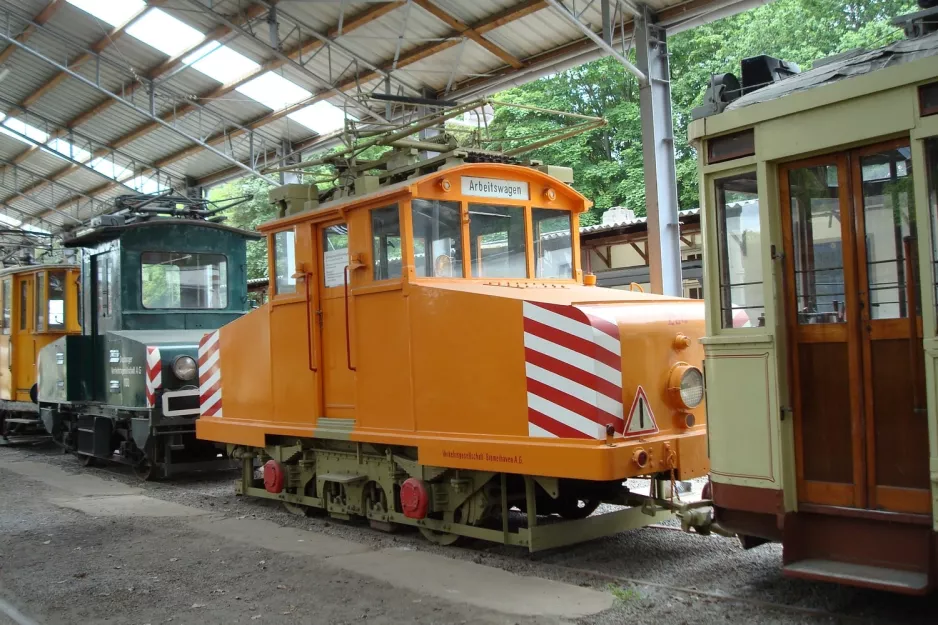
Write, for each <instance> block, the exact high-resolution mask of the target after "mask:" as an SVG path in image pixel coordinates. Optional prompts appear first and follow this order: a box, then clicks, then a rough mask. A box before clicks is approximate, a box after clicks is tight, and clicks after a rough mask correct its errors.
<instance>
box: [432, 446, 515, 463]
mask: <svg viewBox="0 0 938 625" xmlns="http://www.w3.org/2000/svg"><path fill="white" fill-rule="evenodd" d="M443 457H444V458H450V459H452V460H479V461H482V462H498V463H501V464H524V460H523V459H522V457H521V454H517V455H514V456H506V455H505V454H491V453H489V452H487V451H486V452H482V451H451V450H449V449H444V450H443Z"/></svg>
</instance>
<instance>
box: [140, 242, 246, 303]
mask: <svg viewBox="0 0 938 625" xmlns="http://www.w3.org/2000/svg"><path fill="white" fill-rule="evenodd" d="M140 262H141V270H142V272H143V307H144V308H183V309H212V308H225V307H226V306H228V262H227V259H226V258H225V256H224V255H222V254H195V253H192V252H144V253H143V254H142V255H141V257H140Z"/></svg>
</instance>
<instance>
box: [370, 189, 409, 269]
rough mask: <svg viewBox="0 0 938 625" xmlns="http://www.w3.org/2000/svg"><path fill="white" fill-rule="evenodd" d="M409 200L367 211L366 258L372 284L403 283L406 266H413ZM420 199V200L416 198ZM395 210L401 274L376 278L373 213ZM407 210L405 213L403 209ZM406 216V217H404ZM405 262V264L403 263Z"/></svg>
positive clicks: (396, 201)
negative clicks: (367, 258)
mask: <svg viewBox="0 0 938 625" xmlns="http://www.w3.org/2000/svg"><path fill="white" fill-rule="evenodd" d="M411 199H413V198H400V199H397V200H395V201H393V202H391V203H382V204H378V205H377V206H372V207H370V208H368V209H367V215H368V257H369V259H370V260H371V272H370V280H371V282H372V283H373V284H396V283H399V282H403V280H404V274H405V273H406V268H407V264H408V263H409V264H410V266H411V267H413V266H414V233H413V223H412V221H411V220H410V218H409V217H410V215H409V212H410V211H411V210H412V208H411ZM417 199H422V198H417ZM395 207H396V208H397V226H398V238H400V240H401V272H400V275H397V276H392V277H389V278H378V277H377V276H376V274H375V270H376V268H377V261H378V259H377V258H376V257H375V221H374V213H375V211H380V210H387V209H389V208H395ZM405 207H406V208H407V210H406V211H405V210H404V208H405ZM405 214H406V215H405ZM405 261H406V262H405Z"/></svg>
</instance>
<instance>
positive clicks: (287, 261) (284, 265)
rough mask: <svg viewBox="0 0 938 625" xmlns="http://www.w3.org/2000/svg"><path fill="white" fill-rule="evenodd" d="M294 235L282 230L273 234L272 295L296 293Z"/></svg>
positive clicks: (289, 231)
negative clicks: (273, 278) (273, 276)
mask: <svg viewBox="0 0 938 625" xmlns="http://www.w3.org/2000/svg"><path fill="white" fill-rule="evenodd" d="M295 267H296V233H295V232H294V231H293V230H284V231H283V232H276V233H274V273H275V274H276V276H275V280H274V294H275V295H283V294H285V293H296V278H294V277H293V273H294V272H295Z"/></svg>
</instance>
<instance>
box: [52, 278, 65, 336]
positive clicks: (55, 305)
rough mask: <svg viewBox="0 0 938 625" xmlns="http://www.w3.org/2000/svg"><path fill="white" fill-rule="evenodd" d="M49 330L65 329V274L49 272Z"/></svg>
mask: <svg viewBox="0 0 938 625" xmlns="http://www.w3.org/2000/svg"><path fill="white" fill-rule="evenodd" d="M48 314H49V329H50V330H64V329H65V272H64V271H50V272H49V299H48Z"/></svg>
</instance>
